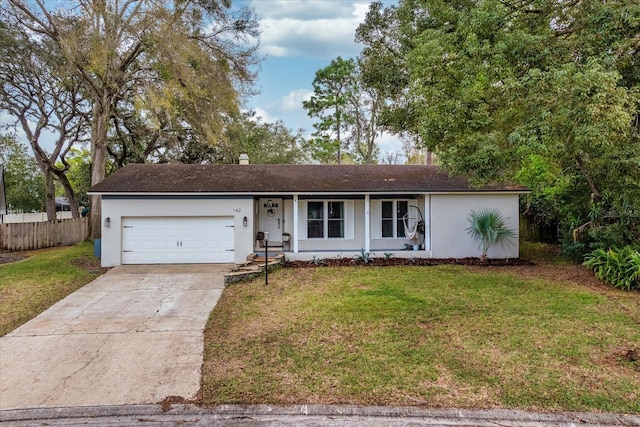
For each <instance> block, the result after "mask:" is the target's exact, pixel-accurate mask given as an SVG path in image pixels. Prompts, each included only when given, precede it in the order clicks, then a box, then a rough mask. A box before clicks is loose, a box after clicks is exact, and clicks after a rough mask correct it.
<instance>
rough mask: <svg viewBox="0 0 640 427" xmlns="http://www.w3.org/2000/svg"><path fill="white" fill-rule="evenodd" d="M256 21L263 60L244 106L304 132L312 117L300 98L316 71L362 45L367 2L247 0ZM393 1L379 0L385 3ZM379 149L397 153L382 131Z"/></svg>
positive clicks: (308, 90) (395, 144)
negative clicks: (360, 38) (254, 91)
mask: <svg viewBox="0 0 640 427" xmlns="http://www.w3.org/2000/svg"><path fill="white" fill-rule="evenodd" d="M247 3H248V4H249V5H250V6H251V7H253V8H254V10H255V12H256V15H257V17H258V19H259V21H260V29H261V32H262V35H261V41H260V52H261V55H262V56H264V58H265V60H264V61H263V63H262V66H261V71H260V73H259V79H258V82H257V86H256V89H258V90H259V91H260V94H259V95H257V96H255V97H254V98H252V99H251V100H250V102H249V104H248V107H249V108H251V109H254V110H256V111H257V113H258V115H259V116H261V117H262V118H263V119H264V120H265V121H274V120H278V119H279V120H283V121H284V122H285V124H286V126H287V127H288V128H290V129H292V130H293V131H297V130H298V129H300V128H303V129H305V130H306V134H307V135H309V134H310V133H311V132H312V130H313V120H312V119H310V118H309V117H307V114H306V111H305V110H304V109H303V108H302V101H303V100H306V99H308V98H309V97H310V96H311V94H312V85H311V83H312V82H313V79H314V77H315V73H316V71H318V70H319V69H321V68H324V67H326V66H327V65H329V63H330V62H331V60H332V59H335V58H336V57H338V56H342V57H343V58H350V57H356V56H357V55H358V53H359V52H360V50H361V49H362V46H360V45H358V44H356V43H355V42H354V36H355V30H356V28H357V26H358V25H359V24H360V23H361V22H363V20H364V18H365V16H366V13H367V11H368V9H369V5H370V3H371V1H340V0H248V1H247ZM396 3H397V1H396V0H384V1H383V4H384V5H385V6H389V5H391V4H396ZM380 145H381V151H382V152H383V153H384V152H385V151H391V152H394V151H397V150H400V149H401V143H400V142H397V141H396V139H395V138H393V137H391V136H389V135H386V136H384V137H383V138H382V139H381V141H380Z"/></svg>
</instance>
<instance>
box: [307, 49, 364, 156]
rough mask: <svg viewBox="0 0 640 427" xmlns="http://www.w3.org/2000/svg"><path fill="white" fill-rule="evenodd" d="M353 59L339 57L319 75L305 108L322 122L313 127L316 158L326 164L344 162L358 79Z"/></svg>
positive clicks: (317, 74) (319, 72) (315, 79)
mask: <svg viewBox="0 0 640 427" xmlns="http://www.w3.org/2000/svg"><path fill="white" fill-rule="evenodd" d="M355 73H356V63H355V61H354V60H353V59H342V58H341V57H337V58H336V59H334V60H332V61H331V63H330V64H329V65H328V66H326V67H325V68H322V69H320V70H318V71H317V72H316V75H315V78H314V79H313V83H312V85H313V95H312V96H311V99H309V100H308V101H304V102H303V103H302V105H303V106H304V108H305V109H306V110H307V114H308V115H309V117H312V118H317V119H319V120H320V121H319V122H317V123H315V124H314V125H313V126H314V128H315V129H316V130H315V132H314V134H313V136H314V139H313V147H314V150H313V151H314V153H313V155H314V157H315V158H316V159H317V160H320V161H322V162H323V163H332V162H334V161H335V162H336V163H338V164H340V163H342V154H343V148H344V139H343V136H344V133H345V132H346V131H347V129H348V128H349V124H350V123H352V122H353V117H352V116H351V115H350V114H349V113H348V111H347V103H348V94H349V92H350V91H351V88H352V87H353V84H354V82H355V79H356V74H355Z"/></svg>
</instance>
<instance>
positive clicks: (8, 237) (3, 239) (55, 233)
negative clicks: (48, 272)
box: [0, 217, 89, 251]
mask: <svg viewBox="0 0 640 427" xmlns="http://www.w3.org/2000/svg"><path fill="white" fill-rule="evenodd" d="M88 237H89V217H84V218H72V219H61V220H56V221H48V222H24V223H10V224H0V249H3V250H7V251H28V250H33V249H42V248H50V247H53V246H70V245H75V244H76V243H79V242H82V241H83V240H86V239H87V238H88Z"/></svg>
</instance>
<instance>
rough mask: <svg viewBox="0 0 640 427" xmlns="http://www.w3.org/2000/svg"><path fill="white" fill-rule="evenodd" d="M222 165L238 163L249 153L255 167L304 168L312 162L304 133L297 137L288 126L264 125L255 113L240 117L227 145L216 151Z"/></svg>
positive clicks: (297, 134) (244, 114) (234, 125)
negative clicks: (295, 166)
mask: <svg viewBox="0 0 640 427" xmlns="http://www.w3.org/2000/svg"><path fill="white" fill-rule="evenodd" d="M215 149H217V151H218V153H217V154H218V155H217V159H216V161H217V162H219V163H237V162H238V159H239V156H240V154H242V153H246V154H247V155H248V156H249V159H250V161H251V163H255V164H270V163H281V164H283V163H284V164H302V163H307V162H308V161H309V157H308V155H307V153H306V151H305V141H304V138H303V136H302V130H298V132H297V133H293V131H291V130H290V129H288V128H287V127H286V126H285V124H284V122H282V121H276V122H273V123H266V122H263V121H262V120H261V119H260V118H258V117H256V116H255V113H254V112H247V113H243V114H241V115H240V116H238V117H237V119H236V120H235V121H234V122H233V124H232V125H230V126H229V129H228V131H227V138H226V142H225V143H222V144H220V145H219V146H218V147H215Z"/></svg>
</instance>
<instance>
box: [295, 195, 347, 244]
mask: <svg viewBox="0 0 640 427" xmlns="http://www.w3.org/2000/svg"><path fill="white" fill-rule="evenodd" d="M309 202H319V203H320V202H321V203H323V209H324V212H323V218H322V221H323V233H322V234H323V237H309V236H308V233H307V231H308V225H309V222H308V221H309V218H308V217H307V212H308V203H309ZM329 202H341V203H343V204H344V218H343V221H344V229H343V231H344V236H343V237H329ZM299 205H300V215H299V218H300V224H299V230H300V240H312V241H313V240H316V241H317V240H353V239H354V238H355V236H354V229H355V220H354V216H355V207H354V201H353V200H349V199H318V200H301V201H300V203H299Z"/></svg>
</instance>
